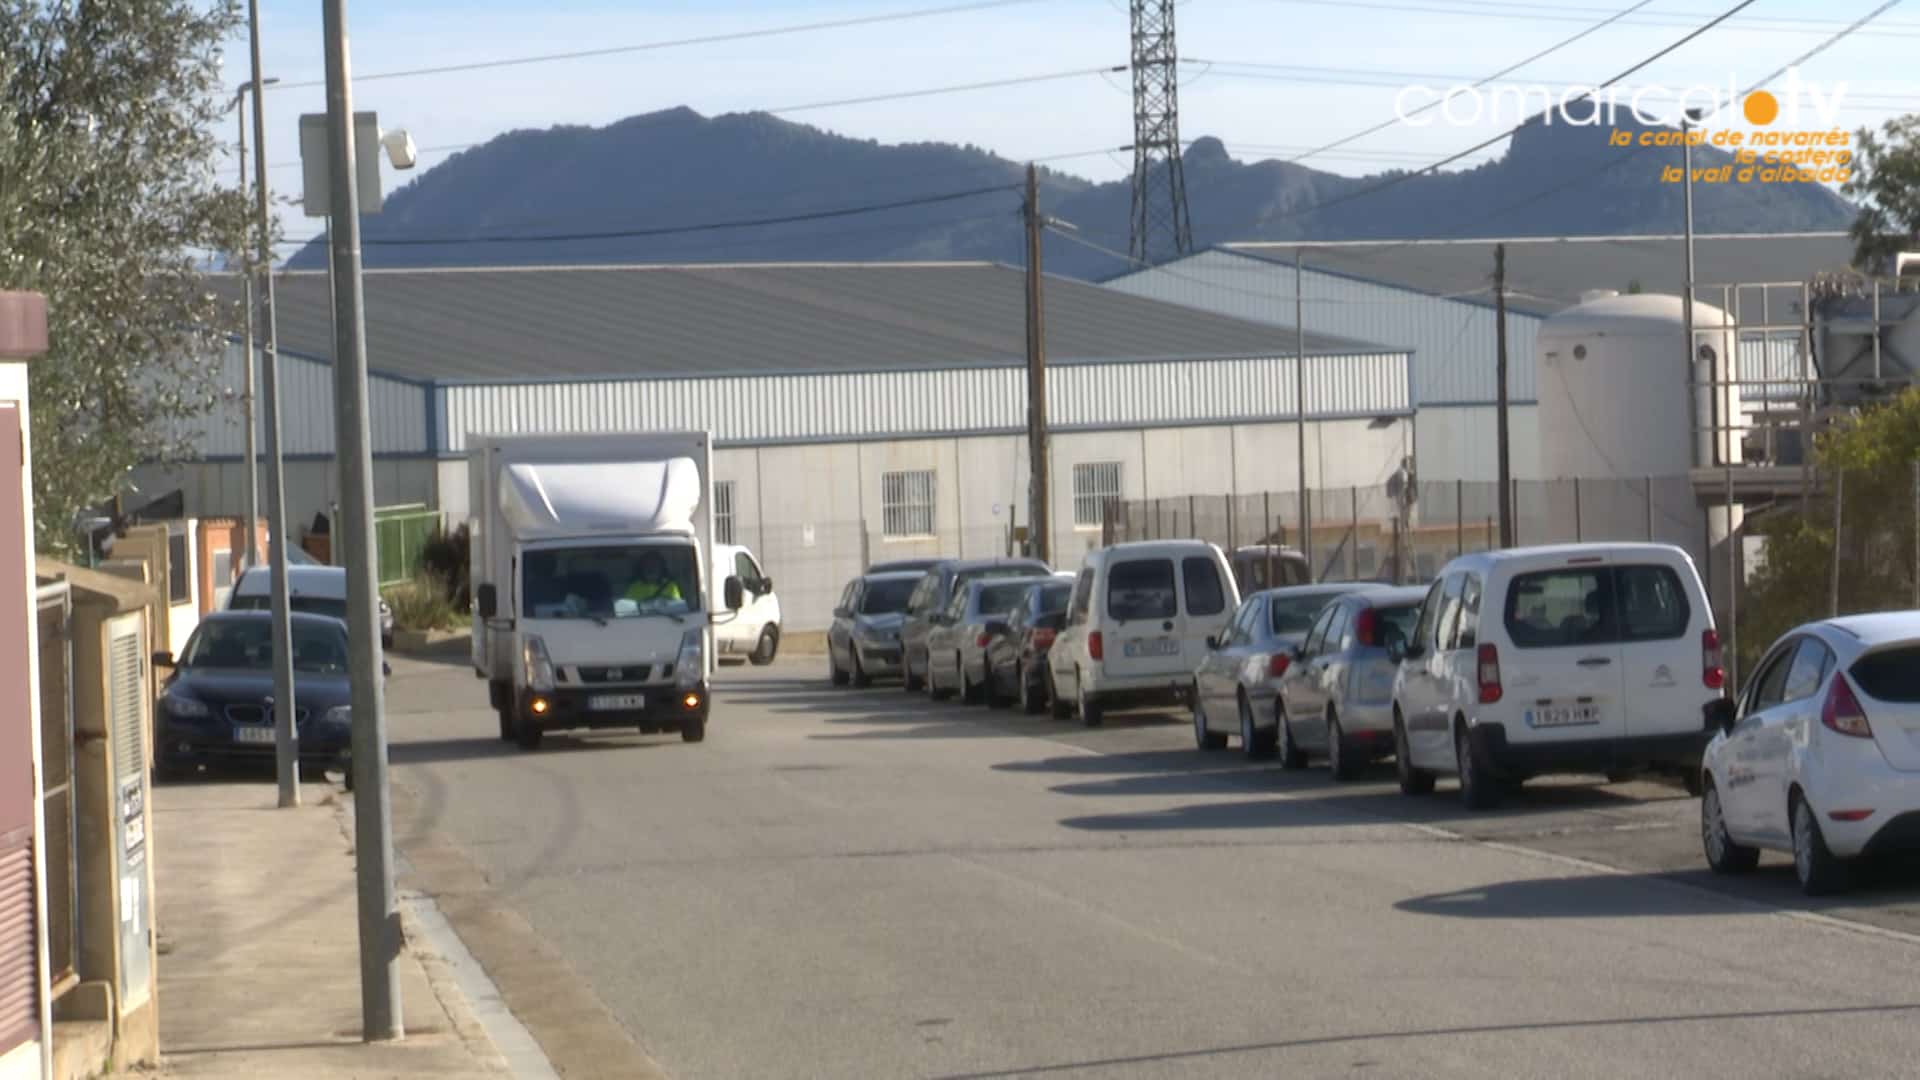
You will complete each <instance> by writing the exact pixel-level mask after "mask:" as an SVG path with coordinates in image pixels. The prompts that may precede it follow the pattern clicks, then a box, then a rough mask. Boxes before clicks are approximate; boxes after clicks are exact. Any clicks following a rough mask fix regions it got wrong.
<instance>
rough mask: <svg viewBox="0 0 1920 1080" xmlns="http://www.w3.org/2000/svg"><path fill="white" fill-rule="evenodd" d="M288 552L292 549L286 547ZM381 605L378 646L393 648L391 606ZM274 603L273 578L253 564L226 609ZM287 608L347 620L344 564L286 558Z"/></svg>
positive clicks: (248, 608)
mask: <svg viewBox="0 0 1920 1080" xmlns="http://www.w3.org/2000/svg"><path fill="white" fill-rule="evenodd" d="M287 551H288V553H289V554H291V553H292V551H293V549H292V548H288V549H287ZM378 603H379V605H380V607H379V611H380V646H381V647H382V648H386V649H391V648H393V608H391V607H389V606H387V602H386V600H384V599H382V600H380V601H378ZM272 607H273V579H272V577H270V576H269V574H268V568H267V567H265V566H255V567H252V568H250V569H248V570H246V571H244V572H243V573H241V575H240V580H239V581H237V582H235V583H234V586H233V592H232V593H231V594H230V595H228V597H227V610H228V611H269V610H271V609H272ZM287 610H289V611H293V612H305V613H307V614H310V615H326V616H328V617H330V618H334V619H339V620H340V621H341V622H343V623H344V622H346V621H347V568H346V567H344V566H321V565H319V564H318V563H295V562H294V561H293V560H292V559H291V558H289V559H288V560H287Z"/></svg>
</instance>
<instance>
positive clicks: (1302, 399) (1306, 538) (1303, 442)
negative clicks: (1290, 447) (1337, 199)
mask: <svg viewBox="0 0 1920 1080" xmlns="http://www.w3.org/2000/svg"><path fill="white" fill-rule="evenodd" d="M1306 285H1307V279H1306V275H1305V274H1303V273H1302V272H1301V267H1300V249H1299V248H1298V247H1296V248H1294V249H1293V406H1294V410H1295V411H1296V412H1298V413H1299V414H1300V423H1299V424H1297V425H1295V426H1296V439H1295V446H1294V456H1295V457H1297V458H1298V459H1299V462H1298V464H1299V471H1298V474H1297V476H1296V477H1295V482H1296V483H1297V484H1298V485H1299V489H1298V490H1299V492H1300V554H1302V555H1305V556H1306V557H1307V580H1308V581H1309V582H1312V581H1316V580H1318V575H1317V574H1315V573H1314V572H1313V510H1312V508H1311V505H1310V504H1311V502H1312V500H1313V496H1312V495H1310V494H1308V493H1307V302H1306V291H1307V289H1306Z"/></svg>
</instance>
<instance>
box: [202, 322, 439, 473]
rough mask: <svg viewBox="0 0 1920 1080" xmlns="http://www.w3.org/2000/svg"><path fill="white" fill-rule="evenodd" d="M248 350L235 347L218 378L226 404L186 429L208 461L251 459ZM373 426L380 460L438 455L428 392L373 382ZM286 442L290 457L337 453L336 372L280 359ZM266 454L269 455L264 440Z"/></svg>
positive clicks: (282, 424)
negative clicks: (248, 443)
mask: <svg viewBox="0 0 1920 1080" xmlns="http://www.w3.org/2000/svg"><path fill="white" fill-rule="evenodd" d="M244 352H245V350H243V349H242V348H240V347H239V346H229V347H228V348H227V349H226V352H225V354H224V356H223V357H222V358H221V368H220V372H219V374H218V375H217V376H216V378H217V380H218V385H219V387H220V389H221V391H222V393H223V395H224V398H225V401H224V402H223V403H222V404H221V405H220V406H218V407H217V408H215V409H214V410H213V411H212V412H210V413H208V414H206V415H205V416H201V417H198V418H196V419H195V420H194V421H193V422H191V423H189V424H186V425H183V426H182V428H181V431H182V432H183V433H184V434H186V435H187V436H188V437H190V438H191V439H192V440H193V443H194V445H195V446H196V447H197V448H198V451H199V456H200V457H203V458H228V457H245V455H246V437H247V431H246V418H245V416H246V414H245V405H244V399H243V396H242V395H244V394H245V392H246V385H247V376H246V368H245V367H244V366H243V364H244V361H243V359H242V356H243V354H244ZM367 401H368V406H369V412H368V416H369V420H370V421H371V426H372V435H373V452H374V453H376V454H423V453H426V452H428V451H429V450H431V449H432V447H431V445H430V440H429V437H428V431H427V388H426V387H425V386H423V385H421V384H419V383H412V382H403V381H400V380H397V379H389V378H383V377H381V376H377V375H376V376H374V377H373V378H371V379H369V380H368V381H367ZM280 437H281V449H282V451H283V452H284V453H286V454H288V455H295V454H332V453H333V368H332V367H331V366H330V365H327V364H322V363H317V362H315V361H312V360H304V359H301V358H299V357H293V356H285V355H283V356H281V358H280ZM260 451H261V452H262V453H265V452H266V439H265V436H264V434H263V435H262V437H261V443H260Z"/></svg>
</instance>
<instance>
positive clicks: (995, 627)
mask: <svg viewBox="0 0 1920 1080" xmlns="http://www.w3.org/2000/svg"><path fill="white" fill-rule="evenodd" d="M1047 580H1048V579H1047V578H1043V577H1012V578H1006V577H988V578H975V579H973V580H972V581H966V582H962V583H961V584H960V585H959V586H958V587H957V588H955V589H954V592H953V599H951V600H949V601H947V609H946V610H945V611H942V612H940V613H939V614H937V615H935V616H934V617H933V619H932V620H931V622H932V624H933V625H932V629H930V630H929V631H928V632H927V696H928V697H931V698H935V699H938V698H943V697H946V696H947V695H948V694H955V693H957V694H959V695H960V700H961V701H964V702H966V703H968V704H970V705H978V704H981V703H982V702H985V701H986V700H987V695H988V684H987V643H988V642H989V641H991V640H992V639H993V635H994V634H995V633H996V632H999V631H1004V630H1005V629H1006V626H1007V619H1008V617H1009V616H1011V615H1012V614H1013V610H1014V609H1015V608H1017V607H1019V606H1020V601H1021V600H1022V599H1023V598H1025V596H1026V595H1027V590H1028V589H1031V588H1032V587H1033V586H1035V585H1038V584H1040V583H1042V582H1044V581H1047Z"/></svg>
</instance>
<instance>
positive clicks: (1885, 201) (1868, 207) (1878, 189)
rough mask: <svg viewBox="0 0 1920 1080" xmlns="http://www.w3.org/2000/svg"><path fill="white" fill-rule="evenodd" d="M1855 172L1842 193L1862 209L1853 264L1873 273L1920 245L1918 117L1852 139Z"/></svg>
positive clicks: (1867, 130)
mask: <svg viewBox="0 0 1920 1080" xmlns="http://www.w3.org/2000/svg"><path fill="white" fill-rule="evenodd" d="M1854 142H1855V146H1854V160H1853V172H1852V175H1851V176H1850V178H1849V179H1848V180H1847V182H1846V185H1845V186H1844V187H1843V188H1841V190H1842V191H1844V192H1845V193H1846V194H1847V196H1848V197H1849V198H1851V199H1853V201H1855V202H1857V203H1859V204H1860V216H1859V217H1857V218H1855V219H1854V222H1853V229H1852V233H1853V246H1854V262H1855V264H1856V265H1858V266H1859V267H1861V268H1862V269H1865V270H1872V269H1874V268H1875V267H1876V266H1877V265H1878V264H1879V263H1881V262H1882V261H1883V260H1884V259H1885V258H1886V257H1887V256H1889V255H1893V254H1896V253H1898V252H1902V251H1910V250H1912V249H1913V248H1914V247H1915V246H1916V245H1917V244H1920V240H1916V237H1920V114H1913V115H1908V116H1902V117H1899V118H1897V119H1894V120H1889V121H1887V122H1886V123H1885V124H1884V125H1882V126H1881V128H1880V130H1879V131H1878V132H1875V131H1873V130H1872V129H1870V128H1861V129H1860V131H1859V132H1858V133H1856V134H1855V136H1854Z"/></svg>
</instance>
